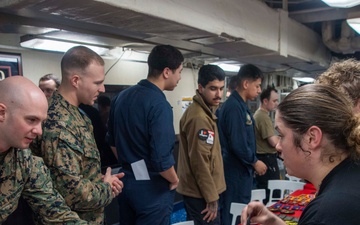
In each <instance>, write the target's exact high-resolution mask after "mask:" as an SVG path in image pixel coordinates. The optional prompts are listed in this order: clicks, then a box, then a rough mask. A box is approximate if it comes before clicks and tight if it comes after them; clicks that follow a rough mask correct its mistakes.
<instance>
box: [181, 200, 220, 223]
mask: <svg viewBox="0 0 360 225" xmlns="http://www.w3.org/2000/svg"><path fill="white" fill-rule="evenodd" d="M183 200H184V205H185V210H186V220H193V221H194V223H195V225H220V210H218V213H217V217H216V218H215V220H213V221H211V222H210V223H208V222H207V221H206V220H203V218H204V216H205V215H206V213H204V214H201V211H203V210H204V209H205V208H206V201H205V199H203V198H192V197H188V196H183Z"/></svg>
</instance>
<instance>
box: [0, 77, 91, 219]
mask: <svg viewBox="0 0 360 225" xmlns="http://www.w3.org/2000/svg"><path fill="white" fill-rule="evenodd" d="M46 110H47V100H46V97H45V95H44V93H43V92H42V91H41V90H40V89H39V88H38V87H37V86H36V85H35V84H34V83H32V82H31V81H30V80H28V79H26V78H24V77H21V76H15V77H9V78H6V79H5V80H3V81H0V134H1V135H0V224H2V223H3V222H4V221H5V220H6V219H7V218H8V216H9V215H10V214H11V213H13V212H14V211H15V209H16V208H17V206H18V202H19V199H20V197H23V198H24V199H25V200H26V201H27V203H28V204H29V205H30V207H31V209H32V210H33V212H34V213H35V216H36V217H37V218H38V219H39V222H41V223H42V224H88V223H87V222H86V221H81V220H80V218H79V217H78V215H77V214H76V213H75V212H72V211H71V210H70V208H69V207H68V206H67V205H66V203H65V201H64V199H63V198H62V197H61V195H60V194H59V193H58V192H57V191H56V190H55V189H54V188H53V184H52V181H51V177H50V174H49V170H48V169H47V167H46V166H45V164H44V162H43V160H42V159H41V158H39V157H36V156H33V155H32V153H31V151H30V150H29V149H27V148H28V147H29V144H30V142H31V141H32V140H33V139H34V138H35V137H36V136H37V135H41V132H42V130H41V122H42V121H43V120H44V119H45V118H46ZM30 222H31V221H29V223H30Z"/></svg>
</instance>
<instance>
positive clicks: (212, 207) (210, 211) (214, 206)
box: [201, 201, 218, 223]
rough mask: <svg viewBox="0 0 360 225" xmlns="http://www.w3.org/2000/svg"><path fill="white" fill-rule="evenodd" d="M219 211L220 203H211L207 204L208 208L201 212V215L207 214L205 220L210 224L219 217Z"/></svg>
mask: <svg viewBox="0 0 360 225" xmlns="http://www.w3.org/2000/svg"><path fill="white" fill-rule="evenodd" d="M217 211H218V201H213V202H209V203H207V204H206V208H205V209H204V210H203V211H201V214H204V213H206V215H205V216H204V218H203V220H206V221H207V222H208V223H209V222H211V221H213V220H214V219H215V218H216V216H217Z"/></svg>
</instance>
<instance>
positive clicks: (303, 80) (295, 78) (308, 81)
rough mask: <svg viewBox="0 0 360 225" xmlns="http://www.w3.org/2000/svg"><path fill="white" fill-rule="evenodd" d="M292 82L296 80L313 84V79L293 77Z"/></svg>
mask: <svg viewBox="0 0 360 225" xmlns="http://www.w3.org/2000/svg"><path fill="white" fill-rule="evenodd" d="M293 80H297V81H300V82H304V83H312V82H314V80H315V79H314V78H312V77H293Z"/></svg>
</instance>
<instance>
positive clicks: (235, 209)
mask: <svg viewBox="0 0 360 225" xmlns="http://www.w3.org/2000/svg"><path fill="white" fill-rule="evenodd" d="M245 206H246V204H244V203H237V202H232V203H231V205H230V214H231V215H232V216H233V217H232V222H231V225H236V218H237V217H238V216H241V212H242V210H243V209H244V208H245Z"/></svg>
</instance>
